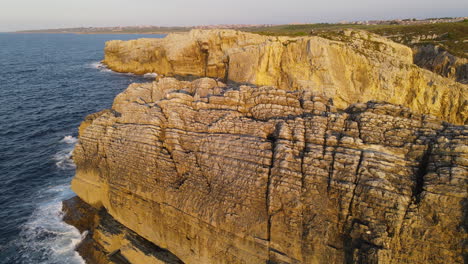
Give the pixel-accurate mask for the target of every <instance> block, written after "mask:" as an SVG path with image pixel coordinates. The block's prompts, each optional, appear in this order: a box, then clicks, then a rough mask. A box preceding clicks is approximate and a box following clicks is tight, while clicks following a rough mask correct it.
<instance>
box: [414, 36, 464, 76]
mask: <svg viewBox="0 0 468 264" xmlns="http://www.w3.org/2000/svg"><path fill="white" fill-rule="evenodd" d="M413 52H414V63H415V64H417V65H419V66H420V67H422V68H425V69H428V70H430V71H433V72H435V73H438V74H440V75H442V76H444V77H447V78H450V79H453V80H456V81H457V82H460V83H464V84H468V59H466V58H460V57H457V56H454V55H452V54H450V53H449V52H448V51H446V50H445V49H444V48H443V47H441V46H438V45H432V44H427V45H416V46H414V47H413Z"/></svg>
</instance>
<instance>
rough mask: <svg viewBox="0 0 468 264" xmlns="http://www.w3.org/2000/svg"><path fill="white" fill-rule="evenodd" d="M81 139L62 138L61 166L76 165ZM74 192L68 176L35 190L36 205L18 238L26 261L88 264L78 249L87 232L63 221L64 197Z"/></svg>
mask: <svg viewBox="0 0 468 264" xmlns="http://www.w3.org/2000/svg"><path fill="white" fill-rule="evenodd" d="M77 141H78V140H77V139H76V138H75V137H73V136H65V137H64V138H63V139H62V140H60V141H59V142H58V143H59V144H60V148H61V150H60V151H59V152H57V153H56V154H55V155H54V156H53V159H54V160H56V161H57V162H56V165H57V167H58V168H59V169H73V168H74V164H73V161H72V160H71V159H70V157H71V153H72V151H73V148H74V146H75V144H76V142H77ZM72 196H74V193H73V192H72V190H71V189H70V178H68V177H64V178H63V179H60V180H59V181H58V182H57V181H55V182H51V183H50V185H49V186H46V187H44V188H43V189H41V190H40V191H38V192H37V193H35V194H34V198H35V201H36V202H37V206H36V209H35V210H34V212H33V213H32V215H31V216H30V217H29V219H28V221H27V222H26V223H25V224H24V225H23V226H22V227H21V232H20V234H19V237H18V240H17V241H16V243H18V246H19V248H20V249H21V252H20V254H21V255H22V259H23V260H24V263H27V264H36V263H43V264H49V263H54V264H55V263H67V264H85V261H84V260H83V258H81V256H80V255H79V254H78V252H76V251H75V249H76V247H77V246H78V244H79V243H80V242H81V241H82V240H83V239H84V238H85V237H86V235H87V232H83V234H80V232H79V231H78V229H76V228H75V227H73V226H71V225H68V224H66V223H65V222H64V221H63V212H62V201H63V200H66V199H68V198H71V197H72Z"/></svg>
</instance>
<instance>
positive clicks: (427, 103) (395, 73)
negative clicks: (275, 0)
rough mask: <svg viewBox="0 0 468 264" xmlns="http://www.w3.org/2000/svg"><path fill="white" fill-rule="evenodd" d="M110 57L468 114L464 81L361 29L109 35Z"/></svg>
mask: <svg viewBox="0 0 468 264" xmlns="http://www.w3.org/2000/svg"><path fill="white" fill-rule="evenodd" d="M104 63H105V64H106V65H108V66H109V67H110V68H111V69H113V70H115V71H119V72H133V73H137V74H143V73H148V72H156V73H158V74H161V75H164V76H198V77H199V76H208V77H214V78H219V79H222V80H225V81H232V82H237V83H248V84H254V85H260V86H261V85H270V86H276V87H278V88H280V89H284V90H305V91H312V92H315V93H318V94H320V95H323V96H325V97H329V98H331V99H333V101H334V104H335V105H336V106H337V107H338V108H339V109H345V108H346V107H348V106H349V105H350V104H353V103H358V102H367V101H369V100H382V101H386V102H389V103H393V104H401V105H404V106H407V107H409V108H411V109H412V111H414V112H415V113H420V114H432V115H434V116H438V117H441V118H443V119H444V120H447V121H450V122H452V123H456V124H465V123H466V122H467V118H468V103H467V101H468V93H467V86H466V85H464V84H460V83H457V82H455V81H453V80H449V79H447V78H443V77H441V76H439V75H437V74H434V73H432V72H430V71H427V70H424V69H421V68H420V67H418V66H416V65H415V64H413V54H412V51H411V49H410V48H408V47H406V46H404V45H400V44H396V43H394V42H392V41H390V40H387V39H385V38H382V37H379V36H377V35H374V34H371V33H367V32H363V31H346V32H345V34H343V35H340V36H338V37H336V38H335V40H330V39H325V38H321V37H317V36H314V37H300V38H291V37H269V36H260V35H256V34H250V33H243V32H238V31H232V30H193V31H191V32H190V33H185V34H170V35H168V36H167V37H166V38H164V39H139V40H131V41H125V42H124V41H110V42H108V43H107V44H106V48H105V59H104Z"/></svg>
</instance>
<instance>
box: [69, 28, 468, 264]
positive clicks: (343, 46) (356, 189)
mask: <svg viewBox="0 0 468 264" xmlns="http://www.w3.org/2000/svg"><path fill="white" fill-rule="evenodd" d="M214 32H215V33H214ZM252 35H253V34H245V33H237V32H234V31H224V30H223V31H194V32H192V33H190V36H188V35H172V36H169V37H168V38H167V39H165V40H164V39H163V40H160V41H157V40H135V41H129V42H119V41H116V42H110V43H108V44H107V45H106V58H105V63H106V64H107V65H108V66H109V67H110V68H111V69H114V70H118V71H129V72H134V73H140V74H142V73H146V72H157V73H158V74H161V75H166V76H185V77H190V78H193V79H195V80H193V81H181V80H177V79H175V78H168V77H160V78H158V79H157V80H155V81H154V82H152V83H145V84H132V85H130V86H129V87H128V88H127V90H126V91H124V92H123V93H121V94H119V95H118V96H117V97H116V98H115V101H114V104H113V106H112V108H111V109H108V110H104V111H101V112H99V113H96V114H93V115H90V116H88V117H87V118H86V119H85V120H84V122H83V123H82V124H81V126H80V129H79V142H78V144H77V145H76V147H75V150H74V154H73V159H74V161H75V164H76V165H77V169H76V176H75V178H74V180H73V182H72V189H73V190H74V191H75V193H76V194H77V195H78V196H79V198H73V199H72V200H69V201H66V202H64V211H65V213H66V216H65V221H67V222H68V223H70V224H72V225H74V226H76V227H77V228H78V229H79V230H80V231H84V230H87V231H88V234H87V236H86V238H85V240H84V241H83V243H82V244H81V245H80V247H79V248H78V251H79V252H80V254H81V255H83V256H84V258H85V259H86V260H87V261H88V263H99V264H100V263H135V264H138V263H249V264H250V263H252V264H255V263H270V264H273V263H277V264H279V263H282V264H283V263H289V264H293V263H294V264H295V263H463V261H464V259H465V260H466V257H467V255H466V241H467V229H468V226H467V218H466V216H467V213H466V212H467V205H468V203H467V198H468V195H467V176H468V163H467V160H468V146H467V142H468V130H467V127H466V126H464V125H456V124H451V123H448V122H446V121H451V122H452V123H458V124H463V123H465V122H466V118H467V115H468V113H467V111H466V107H467V105H466V96H467V95H466V85H464V84H459V83H456V82H454V81H452V80H449V79H445V78H443V77H440V76H438V75H436V74H434V73H432V72H429V71H426V70H423V69H420V68H418V67H416V66H414V65H413V66H411V60H412V58H411V56H412V55H411V54H412V53H411V50H410V49H408V48H406V47H404V46H402V45H398V44H395V43H392V42H390V41H386V40H380V39H372V38H374V36H370V37H369V36H367V37H366V38H371V39H372V41H374V42H378V43H380V44H379V45H378V48H377V50H376V49H374V48H375V47H374V48H370V47H368V46H366V45H368V44H369V43H367V44H366V43H365V41H364V42H361V41H360V40H359V39H361V40H362V39H365V38H363V36H362V35H355V33H350V35H349V38H351V40H347V41H346V42H345V41H342V42H339V41H330V40H324V39H320V38H317V37H310V38H305V39H294V40H291V39H283V38H269V37H265V38H264V37H261V38H260V36H259V38H257V37H252ZM202 38H203V39H204V41H198V40H200V39H202ZM175 40H177V41H175ZM371 49H372V50H373V51H372V52H370V51H369V50H371ZM364 51H366V52H365V53H364ZM361 53H362V54H361ZM226 54H228V55H229V56H228V60H227V61H225V58H226V56H225V55H226ZM340 54H341V55H340ZM338 58H341V59H338ZM266 62H268V63H267V64H265V63H266ZM278 67H279V68H278ZM313 67H315V68H313ZM278 69H280V70H278ZM340 73H341V74H345V75H346V74H348V73H349V74H348V75H346V76H347V77H346V78H341V79H339V74H340ZM195 76H209V77H215V78H217V79H214V78H199V79H198V78H197V77H195ZM375 76H379V77H378V78H376V77H375ZM363 78H364V79H363ZM397 79H398V80H399V79H401V80H400V81H398V82H396V80H397ZM386 82H388V83H389V84H388V85H384V84H385V83H386ZM431 82H432V84H430V83H431ZM239 83H249V85H241V84H239ZM325 84H327V85H329V86H326V85H325ZM326 87H328V88H326ZM397 91H398V92H397ZM405 94H406V95H405ZM403 95H404V96H403ZM401 96H403V97H404V99H399V98H400V97H401ZM384 99H388V100H385V101H387V102H384V101H383V100H384ZM388 102H391V103H388ZM392 103H393V104H392ZM397 104H401V105H397ZM427 113H430V114H432V115H427ZM444 120H446V121H444Z"/></svg>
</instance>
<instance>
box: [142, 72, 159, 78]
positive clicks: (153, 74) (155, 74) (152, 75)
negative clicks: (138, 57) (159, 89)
mask: <svg viewBox="0 0 468 264" xmlns="http://www.w3.org/2000/svg"><path fill="white" fill-rule="evenodd" d="M143 77H145V78H148V79H154V78H156V77H158V74H157V73H155V72H151V73H146V74H144V75H143Z"/></svg>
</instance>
